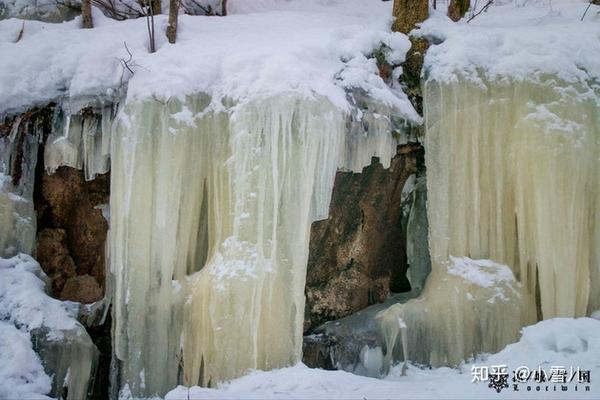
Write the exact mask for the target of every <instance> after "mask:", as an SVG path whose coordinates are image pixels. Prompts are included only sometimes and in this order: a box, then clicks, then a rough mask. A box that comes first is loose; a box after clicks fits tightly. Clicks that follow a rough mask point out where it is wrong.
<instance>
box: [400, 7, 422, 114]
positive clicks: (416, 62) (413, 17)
mask: <svg viewBox="0 0 600 400" xmlns="http://www.w3.org/2000/svg"><path fill="white" fill-rule="evenodd" d="M393 14H394V17H396V20H395V21H394V24H393V25H392V30H393V31H395V32H402V33H404V34H406V35H408V33H409V32H410V31H412V30H413V29H414V28H415V27H416V26H417V24H419V23H421V22H423V21H425V20H426V19H427V17H428V16H429V1H428V0H394V10H393ZM410 42H411V43H412V46H411V48H410V50H408V53H407V54H406V61H404V64H403V65H402V76H401V80H402V82H403V83H404V85H405V87H406V89H405V90H406V94H407V95H408V98H409V99H410V101H411V103H412V105H413V106H414V107H415V110H417V112H418V113H420V114H421V113H422V111H423V97H422V94H421V69H422V68H423V58H424V56H425V52H426V51H427V47H428V46H429V44H428V43H427V40H426V39H423V38H412V37H411V38H410Z"/></svg>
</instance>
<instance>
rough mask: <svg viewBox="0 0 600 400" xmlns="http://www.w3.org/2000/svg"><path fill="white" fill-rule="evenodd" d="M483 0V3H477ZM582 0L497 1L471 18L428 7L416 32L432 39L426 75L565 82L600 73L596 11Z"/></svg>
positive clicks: (446, 78)
mask: <svg viewBox="0 0 600 400" xmlns="http://www.w3.org/2000/svg"><path fill="white" fill-rule="evenodd" d="M480 3H482V4H483V3H485V2H480ZM588 4H589V1H587V0H552V1H548V0H499V1H495V2H494V4H493V5H492V6H491V7H490V8H489V9H488V11H487V12H484V13H481V14H480V15H478V16H477V17H475V18H474V19H473V20H472V21H471V22H469V23H467V22H466V20H467V18H465V19H463V20H461V21H459V22H458V23H454V22H452V21H451V20H450V19H449V18H448V17H446V16H445V15H444V13H442V12H439V11H438V12H433V14H432V16H431V17H430V18H429V19H428V20H427V21H426V22H425V23H423V24H422V27H421V29H420V31H419V32H418V34H419V35H423V36H425V37H428V38H430V39H432V40H433V41H434V42H436V43H440V42H441V43H440V44H438V45H435V46H431V47H430V48H429V50H428V52H427V55H426V57H425V74H426V78H428V79H432V80H439V81H450V80H455V79H456V78H457V75H459V74H460V75H466V76H469V77H470V78H471V79H475V78H476V77H477V76H478V74H479V73H480V72H482V71H483V72H485V74H486V75H487V76H488V77H490V78H506V77H510V78H511V79H516V80H522V79H530V80H531V79H534V78H540V77H543V76H544V75H545V74H552V75H556V76H557V77H558V78H560V79H562V80H565V81H567V82H576V81H587V80H589V79H592V78H598V77H599V76H600V40H598V39H599V38H600V15H599V14H598V11H600V7H599V6H594V5H593V6H591V9H590V10H589V11H588V13H587V15H586V17H585V19H584V21H580V19H581V16H582V15H583V12H584V11H585V8H586V7H587V6H588Z"/></svg>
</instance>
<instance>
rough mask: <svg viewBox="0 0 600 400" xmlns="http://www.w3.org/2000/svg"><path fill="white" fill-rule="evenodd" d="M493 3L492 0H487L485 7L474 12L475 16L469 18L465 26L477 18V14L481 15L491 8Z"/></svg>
mask: <svg viewBox="0 0 600 400" xmlns="http://www.w3.org/2000/svg"><path fill="white" fill-rule="evenodd" d="M493 2H494V0H489V1H488V2H487V3H486V4H485V6H483V7H481V10H479V11H478V12H476V13H475V14H473V15H471V18H469V19H468V20H467V24H468V23H469V22H471V21H473V19H474V18H475V17H476V16H478V15H479V14H481V13H482V12H485V11H487V9H488V8H489V6H491V5H492V3H493Z"/></svg>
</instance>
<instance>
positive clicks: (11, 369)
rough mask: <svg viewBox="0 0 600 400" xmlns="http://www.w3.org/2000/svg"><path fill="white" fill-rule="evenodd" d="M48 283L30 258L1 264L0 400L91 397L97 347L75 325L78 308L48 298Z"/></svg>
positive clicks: (81, 327)
mask: <svg viewBox="0 0 600 400" xmlns="http://www.w3.org/2000/svg"><path fill="white" fill-rule="evenodd" d="M47 280H48V278H47V277H46V275H45V274H44V273H43V272H42V270H41V268H40V265H39V264H38V263H37V262H36V261H35V260H34V259H33V258H31V257H30V256H28V255H25V254H22V253H21V254H18V255H16V256H14V257H12V258H8V259H5V258H0V398H26V399H30V398H45V397H44V395H46V394H48V395H50V396H53V397H54V396H57V395H59V394H60V393H62V392H63V387H66V388H67V389H68V397H67V399H69V400H70V399H81V398H84V396H85V394H86V393H87V389H88V384H89V382H90V378H91V376H92V374H93V371H94V369H95V365H96V362H97V350H96V347H95V346H94V344H93V343H92V341H91V339H90V337H89V336H88V334H87V333H86V331H85V328H84V327H83V326H82V325H81V324H80V323H79V322H77V320H76V319H75V316H76V315H77V312H78V304H77V303H72V302H62V301H59V300H56V299H53V298H51V297H49V296H48V295H47V294H46V293H45V287H46V281H47ZM34 348H35V351H36V352H37V353H38V354H36V353H35V352H34V351H33V349H34ZM40 359H41V360H42V363H43V368H44V369H42V364H40ZM44 370H45V373H44ZM46 374H48V375H50V376H51V377H52V379H50V378H49V377H48V376H47V375H46ZM5 394H6V395H5Z"/></svg>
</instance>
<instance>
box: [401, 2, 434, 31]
mask: <svg viewBox="0 0 600 400" xmlns="http://www.w3.org/2000/svg"><path fill="white" fill-rule="evenodd" d="M393 14H394V17H396V20H395V21H394V25H392V30H393V31H395V32H402V33H404V34H408V33H409V32H410V31H412V30H413V29H414V28H415V26H416V24H418V23H420V22H423V21H425V20H426V19H427V17H428V16H429V1H428V0H394V11H393Z"/></svg>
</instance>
